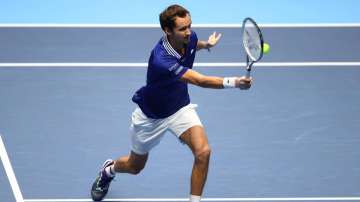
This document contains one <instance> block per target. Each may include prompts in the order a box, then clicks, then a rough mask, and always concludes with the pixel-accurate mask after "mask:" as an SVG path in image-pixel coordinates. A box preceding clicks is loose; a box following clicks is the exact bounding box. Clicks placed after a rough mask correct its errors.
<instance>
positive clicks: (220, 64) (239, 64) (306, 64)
mask: <svg viewBox="0 0 360 202" xmlns="http://www.w3.org/2000/svg"><path fill="white" fill-rule="evenodd" d="M147 65H148V64H147V63H145V62H144V63H96V62H95V63H81V62H78V63H46V62H44V63H0V67H147ZM194 66H195V67H243V66H245V63H244V62H214V63H201V62H199V63H194ZM254 66H257V67H334V66H360V62H259V63H255V64H254Z"/></svg>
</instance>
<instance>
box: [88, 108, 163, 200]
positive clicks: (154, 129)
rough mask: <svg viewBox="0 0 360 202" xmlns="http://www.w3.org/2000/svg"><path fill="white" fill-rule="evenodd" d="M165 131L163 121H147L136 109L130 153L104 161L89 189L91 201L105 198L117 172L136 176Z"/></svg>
mask: <svg viewBox="0 0 360 202" xmlns="http://www.w3.org/2000/svg"><path fill="white" fill-rule="evenodd" d="M166 129H167V125H166V124H165V123H164V121H163V120H154V119H149V118H147V117H146V116H145V115H144V114H143V113H142V111H141V110H140V109H139V108H137V109H136V110H135V111H134V112H133V114H132V123H131V127H130V132H131V141H132V149H131V150H132V151H131V153H130V154H129V155H128V156H124V157H120V158H119V159H117V160H115V161H113V160H107V161H105V163H104V165H103V167H102V169H101V171H100V172H99V175H98V177H97V178H96V180H95V182H94V183H93V186H92V189H91V196H92V198H93V200H94V201H100V200H102V199H103V198H104V197H105V195H106V194H107V192H108V189H109V186H110V182H111V181H112V180H113V179H114V178H115V174H116V173H117V172H119V173H130V174H138V173H139V172H140V171H141V170H142V169H143V168H144V167H145V164H146V161H147V159H148V153H149V151H150V150H151V149H152V148H153V147H155V146H156V145H158V144H159V143H160V141H161V139H162V137H163V135H164V132H165V131H166Z"/></svg>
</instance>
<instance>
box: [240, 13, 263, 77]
mask: <svg viewBox="0 0 360 202" xmlns="http://www.w3.org/2000/svg"><path fill="white" fill-rule="evenodd" d="M242 35H243V46H244V49H245V52H246V70H247V72H246V77H247V78H249V77H250V72H251V68H252V65H253V64H254V63H255V62H258V61H259V60H260V59H261V58H262V56H263V48H264V39H263V36H262V33H261V30H260V28H259V26H258V25H257V24H256V22H255V20H253V19H251V18H245V19H244V21H243V23H242Z"/></svg>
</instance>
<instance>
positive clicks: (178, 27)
mask: <svg viewBox="0 0 360 202" xmlns="http://www.w3.org/2000/svg"><path fill="white" fill-rule="evenodd" d="M190 34H191V17H190V15H186V16H185V17H183V18H181V17H176V19H175V27H174V28H173V30H172V33H171V35H172V36H171V37H172V38H173V40H174V41H176V43H177V44H184V45H186V44H188V43H189V40H190Z"/></svg>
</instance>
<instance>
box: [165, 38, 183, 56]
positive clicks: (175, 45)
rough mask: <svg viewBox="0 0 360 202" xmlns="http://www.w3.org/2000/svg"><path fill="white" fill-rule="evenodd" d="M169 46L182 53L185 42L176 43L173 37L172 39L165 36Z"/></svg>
mask: <svg viewBox="0 0 360 202" xmlns="http://www.w3.org/2000/svg"><path fill="white" fill-rule="evenodd" d="M167 39H168V41H169V43H170V45H171V47H173V49H174V50H175V51H176V52H178V53H179V54H180V55H184V54H185V44H183V43H177V42H176V41H175V40H174V39H172V38H171V37H167Z"/></svg>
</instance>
